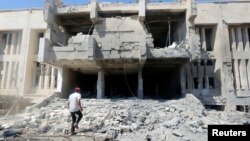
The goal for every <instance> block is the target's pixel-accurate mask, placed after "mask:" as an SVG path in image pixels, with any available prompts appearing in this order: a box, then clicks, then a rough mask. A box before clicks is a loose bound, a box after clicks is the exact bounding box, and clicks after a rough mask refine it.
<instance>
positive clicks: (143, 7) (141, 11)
mask: <svg viewBox="0 0 250 141" xmlns="http://www.w3.org/2000/svg"><path fill="white" fill-rule="evenodd" d="M138 4H139V12H138V13H139V21H142V22H143V21H144V20H145V16H146V0H139V3H138Z"/></svg>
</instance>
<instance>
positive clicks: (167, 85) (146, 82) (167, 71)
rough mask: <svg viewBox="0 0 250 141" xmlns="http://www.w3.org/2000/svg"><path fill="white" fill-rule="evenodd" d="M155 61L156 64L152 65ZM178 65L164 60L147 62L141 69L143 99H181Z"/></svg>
mask: <svg viewBox="0 0 250 141" xmlns="http://www.w3.org/2000/svg"><path fill="white" fill-rule="evenodd" d="M155 61H157V63H154V62H155ZM179 66H180V64H179V63H175V62H168V61H164V60H147V62H146V64H145V66H144V68H143V88H144V98H153V99H174V98H180V97H181V87H180V67H179Z"/></svg>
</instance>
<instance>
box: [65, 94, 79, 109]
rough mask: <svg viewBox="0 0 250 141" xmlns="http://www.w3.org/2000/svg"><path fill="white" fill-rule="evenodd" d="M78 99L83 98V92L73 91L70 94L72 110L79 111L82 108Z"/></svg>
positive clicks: (70, 107)
mask: <svg viewBox="0 0 250 141" xmlns="http://www.w3.org/2000/svg"><path fill="white" fill-rule="evenodd" d="M78 100H81V94H79V93H77V92H75V93H72V94H71V95H70V96H69V100H68V102H69V111H70V112H77V111H79V110H80V107H79V105H78Z"/></svg>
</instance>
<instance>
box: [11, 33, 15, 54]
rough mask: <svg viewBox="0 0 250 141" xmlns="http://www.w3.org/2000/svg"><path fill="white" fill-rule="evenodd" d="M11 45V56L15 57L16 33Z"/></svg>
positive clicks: (13, 34) (13, 35)
mask: <svg viewBox="0 0 250 141" xmlns="http://www.w3.org/2000/svg"><path fill="white" fill-rule="evenodd" d="M11 38H12V39H11V45H10V55H14V49H15V43H16V33H12V36H11Z"/></svg>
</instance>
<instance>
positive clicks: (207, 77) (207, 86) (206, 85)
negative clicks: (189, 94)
mask: <svg viewBox="0 0 250 141" xmlns="http://www.w3.org/2000/svg"><path fill="white" fill-rule="evenodd" d="M204 61H205V62H204V64H207V60H204ZM204 68H205V88H206V89H207V90H209V76H208V67H207V65H204Z"/></svg>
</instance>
